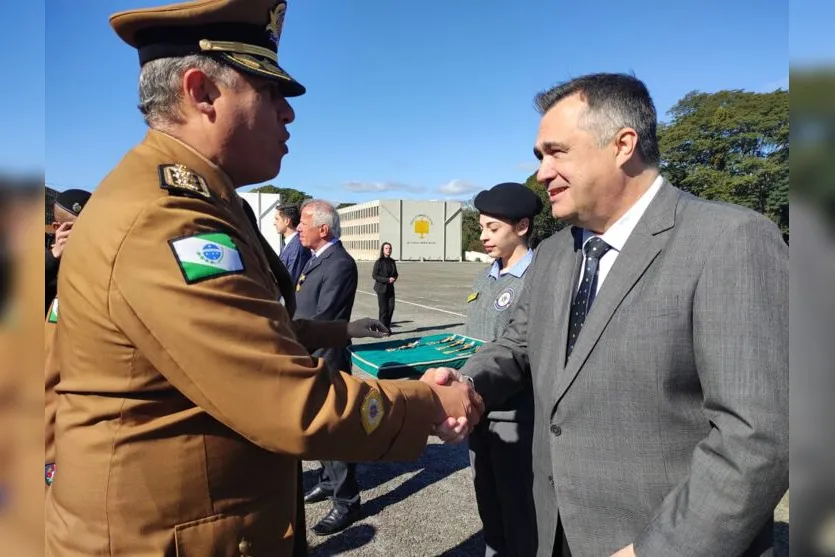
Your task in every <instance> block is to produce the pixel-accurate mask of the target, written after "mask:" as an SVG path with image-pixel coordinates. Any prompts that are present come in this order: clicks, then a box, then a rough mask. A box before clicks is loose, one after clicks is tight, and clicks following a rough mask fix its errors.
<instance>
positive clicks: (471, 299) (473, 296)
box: [467, 292, 478, 304]
mask: <svg viewBox="0 0 835 557" xmlns="http://www.w3.org/2000/svg"><path fill="white" fill-rule="evenodd" d="M476 298H478V292H473V293H472V294H470V295H469V296H467V303H468V304H469V303H470V302H472V301H474V300H475V299H476Z"/></svg>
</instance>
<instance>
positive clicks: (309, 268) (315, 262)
mask: <svg viewBox="0 0 835 557" xmlns="http://www.w3.org/2000/svg"><path fill="white" fill-rule="evenodd" d="M340 249H342V242H336V243H335V244H334V245H332V246H331V247H329V248H328V249H327V250H325V253H323V254H322V255H320V256H319V257H316V256H313V257H311V258H310V261H308V262H307V265H305V270H304V272H303V273H304V274H305V275H308V274H310V273H311V272H313V271H314V270H315V269H316V268H317V267H318V266H319V265H321V264H322V261H324V260H325V259H327V258H329V257H330V256H332V255H333V254H334V253H336V252H337V251H338V250H340Z"/></svg>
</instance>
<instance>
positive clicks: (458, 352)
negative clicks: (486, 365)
mask: <svg viewBox="0 0 835 557" xmlns="http://www.w3.org/2000/svg"><path fill="white" fill-rule="evenodd" d="M482 344H484V342H483V341H481V340H478V339H474V338H471V337H468V336H464V335H459V334H450V333H442V334H437V335H429V336H425V337H412V338H405V339H400V340H387V341H383V342H372V343H367V344H352V345H351V346H349V347H348V351H349V352H350V353H351V363H352V364H353V365H355V366H357V367H358V368H359V369H360V370H362V371H363V372H365V373H367V374H369V375H372V376H374V377H376V378H377V379H397V378H402V377H414V376H420V375H422V374H423V373H424V372H425V371H426V370H427V369H429V368H433V367H451V368H454V369H459V368H461V367H462V366H463V365H464V363H465V362H466V361H467V359H469V357H470V356H472V355H473V354H474V353H475V351H476V350H477V349H478V348H479V347H480V346H481V345H482Z"/></svg>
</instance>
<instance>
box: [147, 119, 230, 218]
mask: <svg viewBox="0 0 835 557" xmlns="http://www.w3.org/2000/svg"><path fill="white" fill-rule="evenodd" d="M143 143H145V144H147V145H149V146H150V147H152V148H153V149H155V150H157V151H160V152H162V153H163V154H165V155H166V156H167V157H169V158H170V159H171V160H170V164H182V165H183V166H185V167H186V168H188V169H189V170H191V171H192V172H194V173H196V174H199V175H200V176H202V177H203V179H204V180H206V187H208V188H209V191H210V192H211V194H212V195H213V196H215V197H218V198H220V199H222V200H223V201H225V202H227V203H230V202H232V200H234V199H236V198H239V197H240V196H238V192H237V191H236V189H235V185H234V184H233V183H232V179H231V178H229V176H228V175H227V174H226V172H224V171H223V169H222V168H220V167H219V166H218V165H216V164H215V163H213V162H212V161H210V160H209V159H207V158H206V157H204V156H203V155H202V154H200V153H199V152H198V151H197V150H196V149H195V148H194V147H192V146H191V145H189V144H187V143H185V142H183V141H182V140H180V139H177V138H176V137H174V136H172V135H169V134H167V133H165V132H161V131H159V130H154V129H150V130H148V134H147V135H146V136H145V140H144V141H143Z"/></svg>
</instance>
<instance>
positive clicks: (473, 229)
mask: <svg viewBox="0 0 835 557" xmlns="http://www.w3.org/2000/svg"><path fill="white" fill-rule="evenodd" d="M479 236H481V227H480V226H479V224H478V211H477V210H476V208H475V207H473V200H472V199H471V200H470V201H469V202H468V203H465V204H464V207H462V209H461V245H463V246H464V251H477V252H479V253H484V244H482V243H481V240H479Z"/></svg>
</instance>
